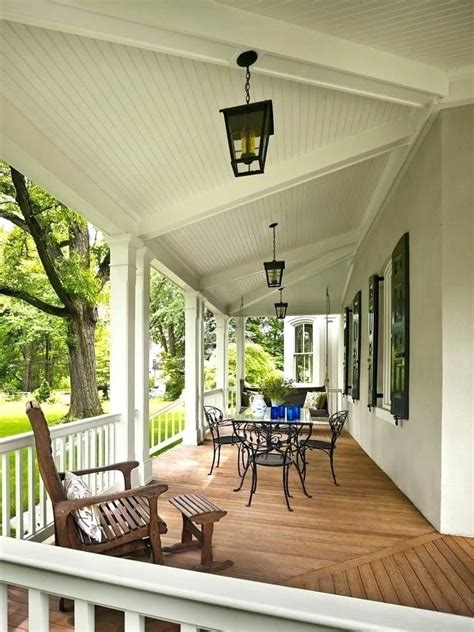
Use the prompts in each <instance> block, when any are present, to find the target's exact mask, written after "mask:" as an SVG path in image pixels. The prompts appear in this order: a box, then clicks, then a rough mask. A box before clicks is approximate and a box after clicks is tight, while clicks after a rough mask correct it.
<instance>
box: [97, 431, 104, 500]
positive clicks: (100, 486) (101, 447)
mask: <svg viewBox="0 0 474 632" xmlns="http://www.w3.org/2000/svg"><path fill="white" fill-rule="evenodd" d="M97 438H98V459H97V465H98V467H102V466H103V465H104V428H103V427H102V428H97ZM97 488H98V490H99V492H102V491H103V490H104V473H103V472H100V474H98V475H97Z"/></svg>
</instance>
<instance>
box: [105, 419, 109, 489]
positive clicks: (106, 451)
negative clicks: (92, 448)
mask: <svg viewBox="0 0 474 632" xmlns="http://www.w3.org/2000/svg"><path fill="white" fill-rule="evenodd" d="M110 463H111V461H110V438H109V425H107V426H105V428H104V464H105V465H110ZM105 486H106V487H110V472H106V473H105Z"/></svg>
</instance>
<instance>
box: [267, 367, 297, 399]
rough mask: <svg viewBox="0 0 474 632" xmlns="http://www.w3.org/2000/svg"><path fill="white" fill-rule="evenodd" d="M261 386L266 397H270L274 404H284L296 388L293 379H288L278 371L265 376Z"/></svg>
mask: <svg viewBox="0 0 474 632" xmlns="http://www.w3.org/2000/svg"><path fill="white" fill-rule="evenodd" d="M260 386H261V389H262V392H263V394H264V395H265V397H268V399H270V400H271V402H272V404H273V405H279V404H283V402H284V401H285V398H286V397H288V395H290V393H292V392H293V390H294V388H293V380H286V379H285V378H284V377H283V375H281V374H280V373H276V372H275V373H273V374H270V375H268V376H267V377H265V378H264V379H263V381H262V382H261V385H260Z"/></svg>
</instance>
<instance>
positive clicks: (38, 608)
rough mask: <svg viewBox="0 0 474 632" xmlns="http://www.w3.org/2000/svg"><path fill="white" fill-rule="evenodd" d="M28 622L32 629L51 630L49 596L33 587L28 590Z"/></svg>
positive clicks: (38, 631)
mask: <svg viewBox="0 0 474 632" xmlns="http://www.w3.org/2000/svg"><path fill="white" fill-rule="evenodd" d="M28 623H29V628H30V630H34V631H35V632H49V596H48V595H47V594H46V593H44V592H41V591H39V590H35V589H33V588H30V589H29V590H28ZM33 626H34V627H33Z"/></svg>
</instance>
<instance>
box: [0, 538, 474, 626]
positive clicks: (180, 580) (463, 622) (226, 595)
mask: <svg viewBox="0 0 474 632" xmlns="http://www.w3.org/2000/svg"><path fill="white" fill-rule="evenodd" d="M0 552H1V558H0V559H2V560H3V562H5V564H3V565H1V569H0V580H1V581H3V582H8V581H11V579H12V578H11V577H10V576H9V569H15V568H17V569H18V567H25V568H28V569H31V572H26V573H24V578H23V574H22V585H24V586H27V587H31V588H39V589H40V590H44V591H45V592H48V591H50V592H54V590H52V588H51V587H50V586H48V585H44V586H37V585H36V583H35V582H37V581H38V579H39V577H38V572H37V571H38V570H43V571H45V572H49V573H54V574H58V575H59V576H61V577H62V578H64V581H63V582H56V583H55V585H57V586H58V587H59V590H60V591H61V594H64V595H65V596H71V597H73V598H74V597H77V592H76V593H75V594H70V591H71V589H72V587H73V586H74V583H73V582H72V581H70V580H74V582H75V585H76V586H78V587H79V586H82V589H83V588H84V587H86V586H87V584H86V583H82V584H79V583H78V582H77V580H78V579H83V580H86V582H87V581H90V582H96V583H102V584H104V585H105V584H108V585H113V586H114V587H116V588H117V590H120V589H121V588H122V589H123V588H128V589H130V590H134V591H140V594H141V595H144V597H146V595H148V596H150V597H151V595H155V596H156V597H157V598H158V597H160V596H161V597H163V596H166V597H167V598H172V599H169V602H171V601H174V600H176V599H179V600H183V601H184V602H186V601H187V602H188V603H191V602H193V603H194V604H195V605H196V607H198V606H199V604H201V605H202V604H208V605H210V606H214V607H217V608H223V609H227V610H228V609H231V610H232V611H234V613H235V614H237V613H238V612H239V611H240V612H241V613H249V612H251V613H254V614H257V615H264V616H268V617H277V618H279V619H285V620H289V621H295V622H299V623H303V624H304V623H306V624H311V625H316V626H317V625H319V626H323V625H324V626H328V627H330V628H331V627H332V628H336V629H342V630H364V631H365V632H367V631H375V630H378V631H379V632H380V631H389V630H391V631H393V630H406V631H415V630H416V631H418V630H428V629H429V630H443V629H445V630H450V631H451V632H458V631H459V632H461V631H462V632H466V631H467V630H471V629H472V628H471V625H472V621H471V620H470V619H469V618H467V617H460V616H456V615H449V614H444V613H439V612H432V611H427V610H420V609H416V608H407V607H404V606H396V605H392V604H385V603H380V602H372V601H362V600H360V599H353V598H351V597H342V596H340V595H330V594H324V593H317V592H312V591H307V590H301V589H297V588H288V587H284V586H274V585H272V586H269V585H268V584H264V583H259V582H253V581H248V580H239V579H234V578H231V577H222V576H219V577H216V576H213V575H207V574H206V575H204V574H201V573H199V574H198V573H196V572H194V571H184V570H182V569H178V568H170V567H163V566H155V565H152V564H143V562H137V561H134V560H124V559H118V558H112V557H108V556H101V557H100V559H98V557H97V555H96V554H94V553H84V552H81V551H75V550H72V549H59V548H55V547H53V546H45V545H43V544H37V543H34V542H25V541H17V540H13V539H11V538H5V537H1V538H0ZM32 567H34V569H32ZM33 571H34V572H33ZM82 589H81V591H80V592H84V591H83V590H82ZM107 593H110V591H105V592H104V595H102V594H100V593H99V594H96V595H94V597H95V599H96V601H95V603H98V602H100V603H104V605H106V604H105V602H104V599H106V594H107ZM94 597H92V595H91V596H90V597H87V598H88V599H90V600H91V602H93V603H94ZM81 598H84V596H83V595H82V597H81ZM156 602H157V599H146V600H145V598H144V600H143V601H142V604H141V605H142V606H143V604H145V603H149V604H155V605H156ZM116 606H117V604H116ZM152 609H153V611H154V606H152V605H150V607H149V610H150V611H149V612H148V611H147V612H145V611H144V610H143V614H149V615H150V616H153V615H152V612H151V610H152ZM201 614H202V611H201ZM187 616H189V611H188V614H187ZM208 620H209V619H208ZM200 623H201V625H203V626H204V627H205V625H204V623H205V622H200ZM229 629H236V628H235V627H232V626H231V627H229ZM260 629H261V628H260Z"/></svg>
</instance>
